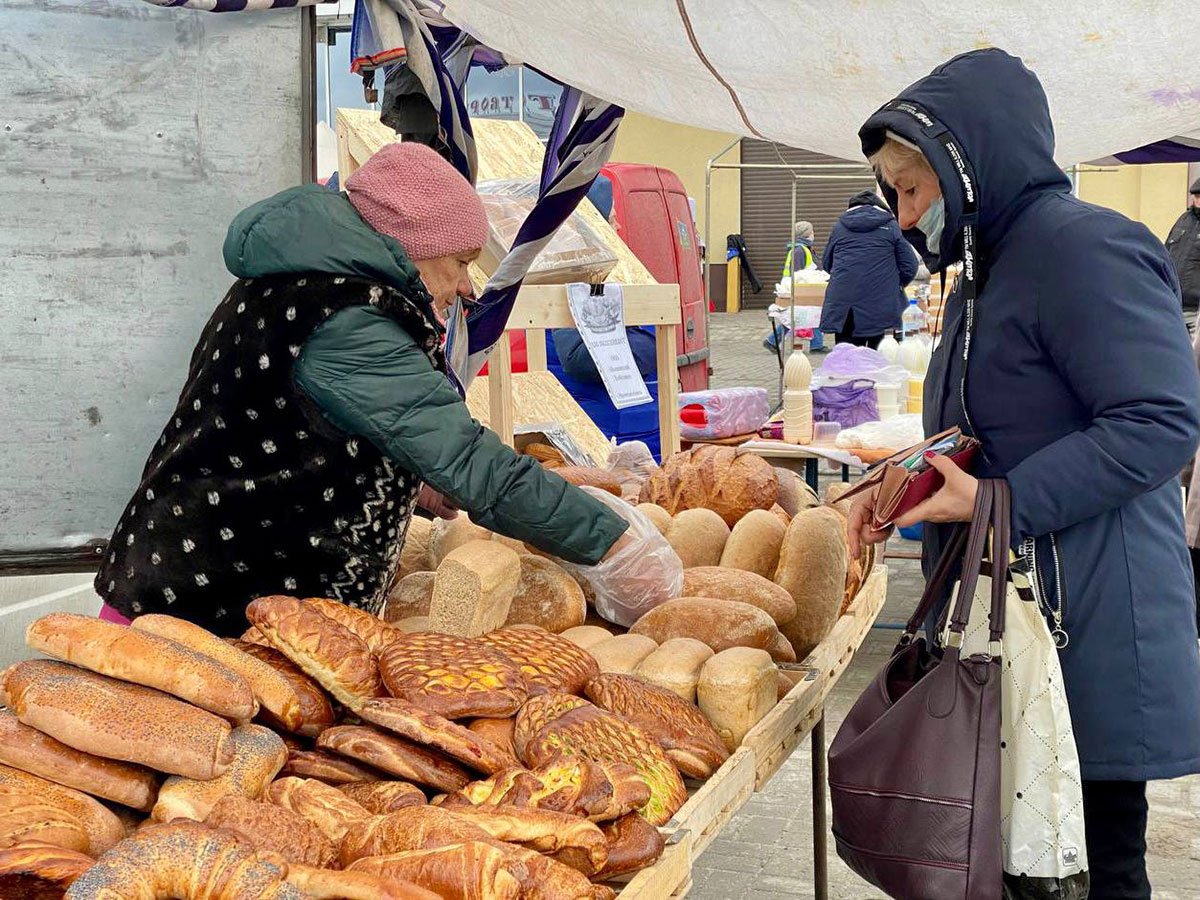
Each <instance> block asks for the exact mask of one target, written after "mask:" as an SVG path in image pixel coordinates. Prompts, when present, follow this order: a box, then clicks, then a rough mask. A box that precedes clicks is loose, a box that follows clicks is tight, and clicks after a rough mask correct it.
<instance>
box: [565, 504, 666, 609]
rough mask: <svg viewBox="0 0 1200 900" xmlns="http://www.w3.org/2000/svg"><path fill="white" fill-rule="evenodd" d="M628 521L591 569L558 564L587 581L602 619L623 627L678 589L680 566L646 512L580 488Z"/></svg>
mask: <svg viewBox="0 0 1200 900" xmlns="http://www.w3.org/2000/svg"><path fill="white" fill-rule="evenodd" d="M580 490H582V491H586V492H587V493H588V494H589V495H591V496H592V497H595V498H596V499H597V500H599V501H600V502H601V503H603V504H604V505H605V506H607V507H608V508H609V509H611V510H613V512H615V513H617V515H619V516H620V517H621V518H622V519H624V520H625V521H626V522H628V523H629V530H628V531H626V532H625V533H624V534H623V535H621V537H619V538H618V539H617V542H616V543H615V544H613V547H612V549H611V550H609V552H608V556H607V557H606V558H605V559H603V560H601V561H600V562H598V563H597V564H596V565H594V566H579V565H575V564H573V563H568V562H562V563H561V564H562V565H563V566H565V567H566V568H567V569H569V570H570V571H571V572H572V573H574V574H575V575H577V576H578V577H580V578H582V579H583V580H584V581H586V582H587V583H588V585H589V586H590V587H591V589H592V593H593V594H594V595H595V598H596V600H595V605H596V612H597V613H598V614H599V615H600V617H601V618H602V619H605V620H607V621H609V622H612V623H614V624H616V625H620V626H622V627H624V628H628V627H630V626H631V625H633V623H634V622H636V621H637V620H638V619H640V618H641V617H642V616H644V615H645V614H646V613H648V612H649V611H650V610H652V609H654V608H655V607H656V606H661V605H662V604H664V603H666V602H667V601H668V600H673V599H674V598H676V597H678V596H679V595H680V593H681V592H682V591H683V563H682V562H680V559H679V556H678V555H676V553H675V551H674V549H672V547H671V545H670V544H668V543H667V539H666V538H664V537H663V536H662V535H661V534H659V532H658V529H657V528H655V527H654V524H653V523H652V522H651V521H650V520H649V519H648V518H646V516H645V514H644V513H642V512H640V511H639V510H637V509H635V508H634V507H633V506H632V505H630V504H628V503H626V502H625V501H624V500H621V499H620V498H619V497H614V496H613V495H612V494H610V493H608V492H607V491H602V490H600V489H599V488H594V487H581V488H580Z"/></svg>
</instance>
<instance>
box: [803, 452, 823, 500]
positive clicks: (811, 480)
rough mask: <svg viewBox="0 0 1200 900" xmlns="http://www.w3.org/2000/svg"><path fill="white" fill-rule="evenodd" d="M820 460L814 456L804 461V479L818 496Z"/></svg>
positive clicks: (819, 494) (819, 493)
mask: <svg viewBox="0 0 1200 900" xmlns="http://www.w3.org/2000/svg"><path fill="white" fill-rule="evenodd" d="M820 462H821V461H820V460H819V459H817V458H816V457H812V458H811V459H806V460H805V461H804V480H805V481H806V482H808V486H809V487H810V488H812V489H813V491H814V492H815V493H816V495H817V496H818V497H819V496H821V471H820V469H819V467H818V466H819V464H820Z"/></svg>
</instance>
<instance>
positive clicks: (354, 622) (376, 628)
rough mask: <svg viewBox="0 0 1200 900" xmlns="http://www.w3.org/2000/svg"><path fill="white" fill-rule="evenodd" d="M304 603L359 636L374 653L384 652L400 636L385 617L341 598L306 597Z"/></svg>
mask: <svg viewBox="0 0 1200 900" xmlns="http://www.w3.org/2000/svg"><path fill="white" fill-rule="evenodd" d="M304 603H305V604H306V605H308V606H310V607H312V608H313V609H315V610H316V611H317V612H319V613H321V615H324V616H328V617H329V618H331V619H333V621H335V622H337V623H338V624H339V625H341V626H342V627H343V628H345V629H346V630H347V631H349V632H350V633H351V634H353V635H355V636H357V637H358V639H359V640H361V641H362V642H363V643H364V644H366V645H367V647H368V648H369V649H370V651H371V652H372V653H375V654H378V653H382V652H383V650H384V648H385V647H387V645H388V644H390V643H391V642H392V641H393V640H395V639H396V638H397V637H399V636H400V635H399V633H398V632H397V631H396V630H395V629H394V628H392V627H391V626H389V625H388V624H387V623H386V622H384V621H383V619H381V618H379V617H378V616H373V615H371V614H370V613H369V612H366V611H364V610H361V609H355V608H354V607H353V606H347V605H346V604H345V603H342V602H341V601H340V600H330V599H328V598H326V597H306V598H305V599H304Z"/></svg>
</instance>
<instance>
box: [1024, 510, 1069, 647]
mask: <svg viewBox="0 0 1200 900" xmlns="http://www.w3.org/2000/svg"><path fill="white" fill-rule="evenodd" d="M1021 556H1022V557H1024V558H1025V559H1026V560H1027V561H1028V563H1029V569H1030V572H1031V574H1032V577H1031V578H1030V579H1029V584H1030V586H1031V587H1032V588H1033V595H1034V596H1035V597H1036V598H1037V602H1038V607H1039V608H1040V609H1041V610H1042V615H1044V616H1046V617H1047V618H1048V619H1049V620H1050V622H1051V623H1052V627H1051V629H1050V637H1051V638H1052V639H1053V640H1054V646H1055V647H1057V648H1058V649H1059V650H1065V649H1066V647H1067V645H1068V644H1069V643H1070V642H1071V638H1070V636H1069V635H1068V634H1067V632H1066V629H1065V628H1063V617H1064V616H1065V614H1066V610H1067V607H1066V602H1065V599H1064V597H1065V595H1064V593H1063V578H1062V560H1061V559H1060V557H1059V553H1058V535H1056V534H1055V533H1054V532H1053V531H1052V532H1050V556H1051V559H1052V561H1053V563H1054V594H1055V602H1054V603H1051V602H1050V598H1049V597H1048V596H1047V591H1046V582H1045V579H1043V578H1042V570H1041V568H1040V567H1039V566H1038V560H1037V541H1036V540H1035V539H1034V538H1032V537H1027V538H1025V540H1023V541H1022V542H1021Z"/></svg>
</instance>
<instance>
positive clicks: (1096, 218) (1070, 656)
mask: <svg viewBox="0 0 1200 900" xmlns="http://www.w3.org/2000/svg"><path fill="white" fill-rule="evenodd" d="M898 100H899V101H908V103H907V104H905V103H897V102H896V101H893V103H891V104H888V105H887V106H884V107H883V108H882V109H881V110H879V111H878V112H876V113H875V114H874V115H873V116H871V118H870V119H868V120H867V122H866V124H865V125H864V126H863V128H862V131H861V132H860V137H861V138H862V145H863V151H864V152H865V153H867V154H868V155H870V154H871V153H873V152H875V151H876V150H878V149H879V147H880V146H881V145H882V143H883V141H884V138H885V134H886V132H888V131H891V132H893V133H895V134H898V135H900V136H901V137H903V138H905V139H907V140H908V141H909V142H911V143H914V144H916V145H917V146H918V147H919V148H920V149H921V150H922V152H923V153H924V154H925V156H926V158H927V159H928V160H929V162H930V163H931V165H932V166H933V169H934V171H935V172H936V173H937V176H938V179H939V181H940V182H941V187H942V193H943V196H944V197H945V203H946V224H945V231H944V234H943V236H942V240H941V245H940V246H941V247H942V248H947V247H948V248H949V250H948V251H947V252H945V253H943V254H942V255H941V258H932V257H931V259H932V264H931V265H930V269H931V270H935V269H937V270H941V269H944V268H945V265H946V263H947V262H950V261H954V260H957V259H960V258H962V257H963V226H964V219H965V217H964V208H965V207H966V208H969V206H970V202H971V201H972V200H974V201H975V202H976V204H977V208H976V212H975V216H976V219H975V228H976V229H977V232H976V233H977V241H978V248H977V249H978V252H977V255H976V258H975V260H974V263H975V265H976V266H977V269H976V275H977V284H978V298H977V300H976V302H975V304H974V306H975V326H974V329H973V331H972V338H971V341H970V356H969V361H968V363H967V365H966V369H967V370H968V372H969V377H968V378H967V380H966V382H965V387H964V382H963V370H964V363H963V346H964V331H965V328H964V324H965V323H964V318H965V317H964V316H963V309H964V302H963V299H962V292H961V290H957V289H956V291H955V295H954V296H953V297H952V298H951V299H950V300H949V302H948V306H947V309H946V313H945V322H944V335H943V338H942V342H941V344H940V346H939V347H938V349H937V351H936V352H935V353H934V357H933V362H932V364H931V366H930V368H929V372H928V375H927V376H926V380H925V398H924V414H925V430H926V432H927V433H934V432H936V431H938V430H939V429H943V428H946V427H949V426H952V425H958V426H962V427H963V428H964V430H967V431H969V432H973V433H974V434H975V435H976V436H977V437H978V438H979V439H980V440H981V441H982V444H983V449H984V451H985V454H986V458H985V459H984V460H982V463H981V465H980V466H979V468H978V470H977V471H976V473H975V474H977V475H980V476H982V477H1004V478H1006V479H1007V480H1008V483H1009V485H1010V486H1011V488H1012V501H1013V511H1012V526H1013V532H1014V542H1015V543H1017V544H1020V543H1022V542H1023V541H1024V540H1025V539H1027V538H1031V539H1034V540H1035V542H1036V551H1037V552H1036V561H1037V567H1038V570H1039V572H1040V574H1041V576H1042V580H1043V581H1044V583H1045V584H1046V587H1047V590H1046V594H1047V595H1048V596H1049V597H1050V598H1056V597H1061V601H1062V612H1063V628H1064V630H1065V631H1066V633H1067V635H1068V638H1069V644H1068V646H1066V647H1065V648H1064V649H1062V650H1061V651H1060V659H1061V661H1062V665H1063V675H1064V679H1065V681H1066V688H1067V698H1068V702H1069V704H1070V708H1071V715H1072V720H1073V725H1074V729H1075V739H1076V743H1077V744H1078V747H1079V755H1080V761H1081V764H1082V772H1083V777H1084V778H1086V779H1094V780H1118V781H1121V780H1130V781H1136V780H1143V779H1154V778H1171V777H1175V776H1179V775H1185V774H1189V773H1194V772H1200V655H1198V653H1197V641H1196V619H1195V598H1194V595H1193V591H1192V572H1191V567H1190V564H1189V560H1188V553H1187V548H1186V546H1185V541H1184V530H1183V510H1182V504H1181V498H1180V486H1179V472H1180V470H1181V469H1182V468H1183V467H1184V465H1185V464H1186V463H1187V461H1188V460H1189V458H1190V457H1191V456H1192V454H1193V452H1194V451H1195V449H1196V444H1197V440H1198V438H1200V379H1198V378H1197V372H1196V363H1195V360H1194V358H1193V356H1192V354H1191V348H1190V346H1189V343H1188V336H1187V332H1186V330H1185V328H1184V324H1183V319H1182V314H1181V312H1180V297H1179V286H1178V283H1177V281H1176V278H1175V275H1174V273H1173V271H1172V268H1171V263H1170V259H1169V258H1168V256H1167V254H1166V252H1165V249H1164V248H1163V245H1162V244H1161V243H1160V242H1159V241H1158V240H1156V239H1155V237H1154V236H1153V235H1152V234H1151V233H1150V232H1149V231H1148V230H1147V229H1146V228H1145V227H1144V226H1142V225H1140V224H1137V223H1134V222H1131V221H1129V220H1128V219H1126V218H1125V217H1124V216H1122V215H1120V214H1118V213H1116V212H1113V211H1112V210H1109V209H1103V208H1100V207H1097V206H1092V205H1091V204H1088V203H1084V202H1082V201H1080V200H1078V199H1076V198H1075V197H1073V196H1072V195H1071V185H1070V183H1069V181H1068V180H1067V178H1066V176H1065V175H1064V174H1063V172H1062V171H1061V170H1060V169H1059V167H1058V166H1057V165H1055V163H1054V158H1053V150H1054V132H1053V127H1052V125H1051V121H1050V112H1049V108H1048V105H1047V102H1046V96H1045V93H1044V92H1043V91H1042V87H1041V85H1040V83H1039V82H1038V80H1037V79H1036V77H1034V75H1033V74H1032V73H1031V72H1030V71H1029V70H1028V69H1026V68H1025V66H1024V65H1023V64H1022V63H1021V61H1020V60H1018V59H1016V58H1014V57H1012V56H1009V55H1008V54H1006V53H1004V52H1002V51H999V50H981V51H977V52H973V53H968V54H965V55H962V56H959V57H956V58H955V59H952V60H951V61H950V62H948V63H946V64H944V65H942V66H940V67H939V68H937V69H935V70H934V71H933V72H932V73H931V74H930V75H929V76H927V77H926V78H923V79H922V80H920V81H918V82H917V83H916V84H914V85H912V86H911V87H909V88H907V89H905V90H904V91H903V93H901V94H900V97H899V98H898ZM947 138H949V139H952V141H953V142H954V143H956V144H957V147H959V148H961V153H962V155H963V156H965V158H966V159H965V166H964V170H965V171H966V172H967V174H968V175H970V174H971V170H973V179H971V180H972V181H973V184H972V185H970V186H968V184H967V182H966V181H965V180H964V178H963V175H962V173H960V171H959V170H958V168H957V167H956V165H955V161H954V158H953V152H954V151H953V148H951V147H949V146H948V144H947ZM972 193H973V194H974V196H972ZM885 194H887V196H888V199H889V201H890V202H893V203H894V201H895V192H894V191H891V190H890V189H888V188H887V187H886V186H885ZM968 221H969V220H968ZM908 236H909V237H910V239H911V240H913V242H914V244H915V245H916V246H917V247H918V249H919V250H922V251H923V252H925V245H924V240H923V238H922V236H921V235H920V233H919V232H915V231H914V232H911V233H910V234H909V235H908ZM963 281H964V279H962V278H960V279H959V282H960V285H961V283H962V282H963ZM964 398H965V406H966V409H965V410H964ZM947 535H948V530H947V527H945V526H943V527H940V528H936V529H935V528H927V529H926V536H927V538H926V548H925V550H926V560H925V562H926V572H927V573H928V572H929V565H930V563H931V561H932V559H933V558H934V557H936V555H937V553H938V551H939V549H940V546H941V544H942V543H943V542H944V541H945V539H946V537H947ZM1056 559H1057V565H1056V564H1055V562H1056ZM1052 602H1057V601H1056V600H1053V599H1052Z"/></svg>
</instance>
